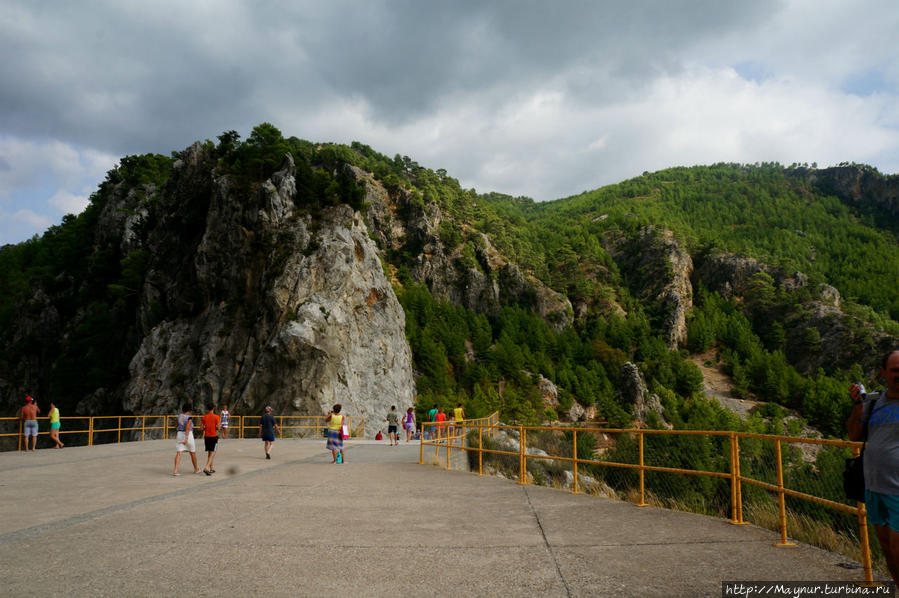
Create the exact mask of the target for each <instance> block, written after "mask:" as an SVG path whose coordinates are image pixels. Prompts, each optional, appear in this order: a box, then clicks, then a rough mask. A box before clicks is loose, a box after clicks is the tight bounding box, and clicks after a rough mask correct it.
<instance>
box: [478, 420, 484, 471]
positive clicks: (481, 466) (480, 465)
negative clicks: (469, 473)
mask: <svg viewBox="0 0 899 598" xmlns="http://www.w3.org/2000/svg"><path fill="white" fill-rule="evenodd" d="M483 435H484V427H483V426H478V475H484V442H483V439H482V437H483Z"/></svg>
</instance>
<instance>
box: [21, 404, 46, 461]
mask: <svg viewBox="0 0 899 598" xmlns="http://www.w3.org/2000/svg"><path fill="white" fill-rule="evenodd" d="M40 412H41V410H40V407H38V406H37V404H36V403H35V402H34V399H32V398H31V397H30V396H28V397H25V404H24V405H23V406H22V410H21V411H20V412H19V419H20V420H22V425H23V428H22V432H23V433H24V434H25V451H26V452H27V451H28V437H29V436H30V437H31V450H32V451H33V450H36V449H37V414H38V413H40Z"/></svg>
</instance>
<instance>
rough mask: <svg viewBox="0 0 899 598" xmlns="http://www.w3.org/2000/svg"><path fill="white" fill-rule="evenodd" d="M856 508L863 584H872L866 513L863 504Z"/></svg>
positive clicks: (853, 453)
mask: <svg viewBox="0 0 899 598" xmlns="http://www.w3.org/2000/svg"><path fill="white" fill-rule="evenodd" d="M860 452H861V451H860V450H859V448H858V447H855V448H853V449H852V456H853V457H858V455H859V453H860ZM856 506H857V508H858V541H859V544H860V545H861V549H862V567H863V568H864V571H865V583H868V584H870V583H874V571H873V567H872V564H871V546H870V545H869V544H868V511H867V508H866V507H865V503H864V502H861V501H860V502H857V503H856Z"/></svg>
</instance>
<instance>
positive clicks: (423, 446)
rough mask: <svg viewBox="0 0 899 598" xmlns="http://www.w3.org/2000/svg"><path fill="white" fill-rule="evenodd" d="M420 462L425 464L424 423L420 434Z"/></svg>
mask: <svg viewBox="0 0 899 598" xmlns="http://www.w3.org/2000/svg"><path fill="white" fill-rule="evenodd" d="M418 464H419V465H424V464H425V427H424V426H423V425H422V427H421V432H419V434H418Z"/></svg>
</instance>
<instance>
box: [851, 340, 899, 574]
mask: <svg viewBox="0 0 899 598" xmlns="http://www.w3.org/2000/svg"><path fill="white" fill-rule="evenodd" d="M880 375H881V377H883V379H884V380H885V381H886V386H887V387H886V390H885V391H881V392H877V393H873V392H871V393H867V394H864V393H863V392H862V391H863V389H862V387H861V385H860V384H853V385H851V386H850V388H849V395H850V396H851V397H852V401H853V402H854V403H855V407H854V408H853V409H852V412H851V413H850V415H849V420H848V421H847V422H846V427H847V429H848V431H849V440H854V441H859V440H862V441H865V442H866V444H865V460H864V471H865V506H866V507H867V511H868V522H869V523H871V525H873V526H874V531H875V532H876V533H877V539H878V540H879V541H880V547H881V548H882V549H883V556H884V560H885V561H886V564H887V568H888V569H889V570H890V575H891V576H892V577H893V581H894V582H896V583H899V475H897V471H899V350H893V351H890V352H889V353H887V354H886V355H884V357H883V359H882V360H881V362H880Z"/></svg>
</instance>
